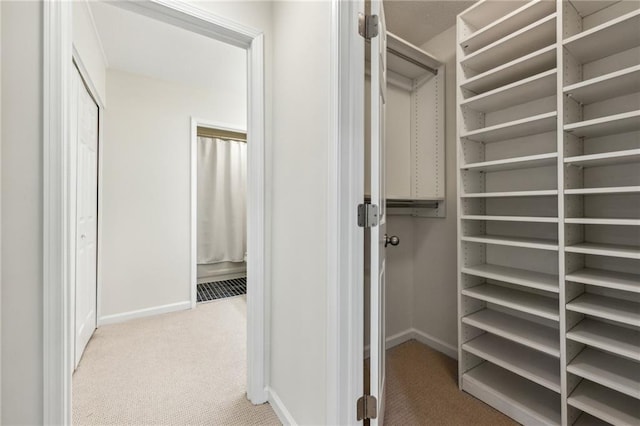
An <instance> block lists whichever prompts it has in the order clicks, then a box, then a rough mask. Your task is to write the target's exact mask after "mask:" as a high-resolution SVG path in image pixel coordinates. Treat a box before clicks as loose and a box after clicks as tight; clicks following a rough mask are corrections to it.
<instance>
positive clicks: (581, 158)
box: [564, 149, 640, 167]
mask: <svg viewBox="0 0 640 426" xmlns="http://www.w3.org/2000/svg"><path fill="white" fill-rule="evenodd" d="M564 162H565V164H573V165H579V166H583V167H598V166H610V165H613V164H628V163H636V162H640V149H626V150H624V151H610V152H601V153H599V154H589V155H577V156H575V157H567V158H565V159H564Z"/></svg>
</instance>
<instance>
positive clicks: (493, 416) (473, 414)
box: [384, 340, 517, 426]
mask: <svg viewBox="0 0 640 426" xmlns="http://www.w3.org/2000/svg"><path fill="white" fill-rule="evenodd" d="M457 369H458V366H457V362H456V361H455V360H454V359H451V358H449V357H448V356H446V355H443V354H441V353H440V352H437V351H434V350H433V349H431V348H429V347H428V346H425V345H423V344H421V343H418V342H417V341H415V340H411V341H409V342H406V343H403V344H401V345H399V346H396V347H395V348H392V349H390V350H389V351H387V397H386V408H385V416H384V423H385V425H387V426H396V425H398V426H399V425H434V426H436V425H437V426H445V425H450V426H462V425H473V426H483V425H486V426H500V425H517V423H515V422H514V421H513V420H511V419H510V418H509V417H507V416H505V415H503V414H502V413H500V412H499V411H496V410H494V409H493V408H491V407H490V406H488V405H486V404H484V403H483V402H481V401H479V400H477V399H475V398H474V397H472V396H470V395H468V394H466V393H463V392H461V391H460V390H459V389H458V385H457V378H456V376H457V374H458V373H457Z"/></svg>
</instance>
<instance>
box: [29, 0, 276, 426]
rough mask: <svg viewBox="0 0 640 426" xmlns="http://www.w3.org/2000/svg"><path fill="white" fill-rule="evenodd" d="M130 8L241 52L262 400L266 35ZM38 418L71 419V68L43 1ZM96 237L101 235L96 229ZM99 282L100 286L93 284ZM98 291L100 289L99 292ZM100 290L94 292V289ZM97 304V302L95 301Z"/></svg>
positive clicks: (250, 300)
mask: <svg viewBox="0 0 640 426" xmlns="http://www.w3.org/2000/svg"><path fill="white" fill-rule="evenodd" d="M117 5H118V6H120V7H124V8H127V9H129V10H131V11H134V12H136V13H140V14H142V15H145V16H148V17H151V18H154V19H158V20H161V21H163V22H166V23H169V24H172V25H176V26H178V27H181V28H184V29H187V30H189V31H193V32H197V33H199V34H202V35H205V36H208V37H211V38H213V39H215V40H218V41H222V42H225V43H228V44H231V45H234V46H237V47H240V48H243V49H246V50H247V54H248V99H249V105H248V106H249V108H248V125H247V130H248V133H249V134H250V135H251V136H250V138H251V140H250V144H251V146H252V150H250V151H249V153H248V157H249V158H248V171H249V174H248V176H247V178H248V179H247V187H248V197H247V203H248V204H249V205H250V208H249V209H248V217H247V222H248V235H247V244H248V247H249V248H250V250H251V248H252V249H253V250H254V251H255V252H254V253H249V260H250V262H249V264H248V265H247V267H248V271H247V272H248V273H249V274H250V275H251V276H252V277H253V280H254V281H253V282H252V286H253V293H252V294H251V295H248V296H247V364H248V371H247V396H248V398H249V399H250V400H251V402H252V403H254V404H260V403H263V402H266V401H267V389H266V388H267V386H266V385H267V383H266V374H265V365H267V363H268V359H267V356H268V352H267V351H266V347H267V344H268V342H267V336H268V328H267V327H268V321H267V319H268V306H267V304H266V303H265V301H266V300H267V298H266V296H267V294H268V288H269V277H268V276H267V274H266V273H265V271H266V263H265V258H264V253H265V247H267V243H268V241H267V240H266V232H265V213H266V211H265V144H266V142H267V141H266V138H265V102H264V93H265V83H264V78H265V77H264V34H263V32H262V31H260V30H257V29H254V28H250V27H247V26H244V25H241V24H238V23H236V22H234V21H231V20H229V19H227V18H224V17H220V16H218V15H215V14H213V13H211V12H208V11H205V10H203V9H200V8H199V7H196V6H193V5H191V4H188V3H185V2H184V1H169V0H141V1H132V0H126V1H121V2H118V3H117ZM43 50H44V55H43V110H42V113H43V160H42V161H43V225H42V226H43V246H42V250H43V265H42V266H43V276H42V278H43V423H44V424H70V423H71V414H72V412H71V376H72V372H73V370H72V369H71V368H70V367H71V362H70V359H71V358H70V357H72V356H73V355H72V352H71V346H72V344H71V343H70V342H72V341H73V340H72V336H73V334H72V330H71V325H72V324H73V320H72V314H73V312H72V311H71V306H72V305H71V300H70V299H71V291H70V290H71V285H72V282H71V279H70V271H71V269H70V268H71V266H72V264H71V263H70V261H71V258H72V254H71V253H70V247H71V244H70V243H71V240H70V237H71V233H70V229H71V227H72V225H73V224H72V223H71V222H70V208H71V206H70V199H69V198H70V197H69V190H70V188H71V186H72V185H73V184H74V183H75V182H72V180H71V173H70V170H69V167H70V152H69V147H70V141H69V118H70V117H69V105H70V103H69V102H70V99H69V98H70V96H69V88H70V76H71V74H70V71H71V66H72V58H73V53H72V16H71V3H70V2H65V1H60V2H58V1H45V2H43ZM98 238H100V233H99V235H98ZM99 288H100V286H99ZM98 291H99V290H98ZM98 294H99V293H98ZM98 308H99V305H98Z"/></svg>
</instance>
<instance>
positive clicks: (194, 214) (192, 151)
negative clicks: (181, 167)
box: [189, 117, 263, 309]
mask: <svg viewBox="0 0 640 426" xmlns="http://www.w3.org/2000/svg"><path fill="white" fill-rule="evenodd" d="M198 127H206V128H209V129H217V130H226V131H229V132H234V133H247V129H241V128H238V127H235V126H232V125H230V124H226V123H219V122H216V121H211V120H204V119H200V118H197V117H191V137H190V146H189V170H190V179H189V194H190V209H191V214H190V223H189V229H190V238H191V240H190V241H191V242H190V247H191V250H190V256H189V258H190V260H191V275H190V277H191V278H190V279H191V309H195V307H196V302H197V299H198ZM247 139H248V135H247ZM247 143H248V142H247ZM248 157H249V146H247V165H248V164H249V158H248ZM248 177H249V169H248V167H247V178H248ZM248 198H249V197H248V194H247V203H248V201H249V199H248ZM248 215H249V206H248V204H247V221H248V219H249V216H248ZM247 231H248V229H247ZM247 240H248V238H247ZM248 252H249V242H248V241H247V253H248ZM252 254H254V255H258V256H263V254H262V253H253V252H252ZM249 280H251V282H253V281H254V277H253V276H249V255H248V254H247V281H249ZM252 291H253V289H252ZM248 293H249V287H247V297H249V294H248Z"/></svg>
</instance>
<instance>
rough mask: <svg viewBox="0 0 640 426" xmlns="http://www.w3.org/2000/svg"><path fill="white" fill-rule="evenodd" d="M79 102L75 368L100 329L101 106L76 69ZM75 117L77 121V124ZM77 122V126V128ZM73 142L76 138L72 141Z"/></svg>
mask: <svg viewBox="0 0 640 426" xmlns="http://www.w3.org/2000/svg"><path fill="white" fill-rule="evenodd" d="M72 86H73V92H72V93H73V94H75V95H77V96H76V97H75V99H73V98H72V99H71V102H72V103H75V107H74V106H72V108H71V110H72V111H73V112H74V113H75V114H74V115H75V117H74V116H72V125H71V126H72V129H71V132H72V133H75V135H76V155H77V157H76V158H77V163H76V167H77V168H76V170H77V172H76V194H77V195H76V244H75V246H76V250H75V252H76V253H75V255H76V261H75V292H74V294H75V325H74V337H75V345H74V349H75V353H74V368H77V367H78V364H79V363H80V358H81V357H82V354H83V352H84V349H85V347H86V346H87V343H88V342H89V339H90V338H91V336H92V335H93V332H94V331H95V329H96V284H97V269H96V267H97V235H98V232H97V230H98V228H97V223H98V198H97V197H98V106H97V105H96V103H95V102H94V100H93V98H92V97H91V95H90V94H89V91H88V90H87V88H86V87H85V85H84V82H83V81H82V78H81V77H80V73H79V72H78V70H76V69H75V68H74V70H73V84H72ZM74 118H75V123H73V121H74ZM74 124H75V127H76V128H75V129H73V127H74ZM72 143H73V141H72Z"/></svg>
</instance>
